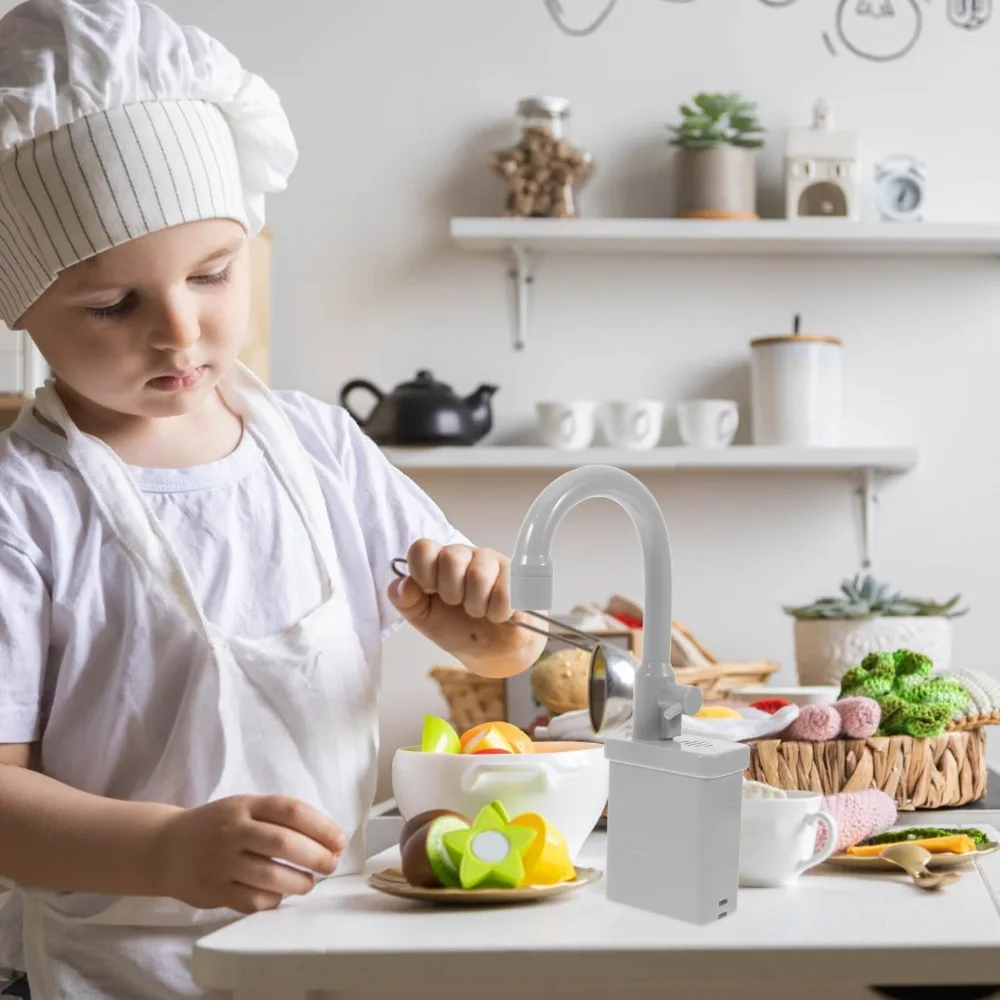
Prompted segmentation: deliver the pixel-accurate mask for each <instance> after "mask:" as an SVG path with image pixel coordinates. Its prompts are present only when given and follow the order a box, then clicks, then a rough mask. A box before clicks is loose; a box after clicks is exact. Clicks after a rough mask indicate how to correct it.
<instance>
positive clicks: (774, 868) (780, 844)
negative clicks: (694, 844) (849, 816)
mask: <svg viewBox="0 0 1000 1000" xmlns="http://www.w3.org/2000/svg"><path fill="white" fill-rule="evenodd" d="M821 803H822V796H821V795H820V794H819V793H818V792H793V791H786V792H785V793H784V797H783V798H763V797H762V798H744V799H743V803H742V814H741V817H740V885H741V886H747V887H771V888H774V887H778V886H786V885H791V884H792V883H794V882H796V881H797V880H798V878H799V876H800V875H802V874H803V872H806V871H808V870H809V869H810V868H815V867H816V865H819V864H822V863H823V862H824V861H826V859H827V858H828V857H830V855H831V854H833V852H834V850H835V849H836V847H837V822H836V820H835V819H834V818H833V817H832V816H831V815H830V814H829V813H826V812H823V811H822V810H821V809H820V804H821ZM819 826H824V827H826V843H825V844H824V845H823V847H822V848H821V849H820V850H818V851H817V850H816V831H817V827H819Z"/></svg>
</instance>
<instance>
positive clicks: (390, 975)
mask: <svg viewBox="0 0 1000 1000" xmlns="http://www.w3.org/2000/svg"><path fill="white" fill-rule="evenodd" d="M995 816H996V814H990V815H987V814H984V813H981V814H978V815H975V816H970V815H969V814H968V813H966V814H965V815H963V816H961V819H959V818H958V817H957V816H955V815H954V814H951V815H950V816H949V815H948V814H937V815H934V819H933V822H934V823H935V825H945V824H946V823H947V824H949V825H951V824H957V823H959V822H960V823H965V824H967V825H973V824H976V823H982V824H988V825H991V826H992V825H994V822H993V821H994V819H995ZM928 818H929V817H922V816H920V815H919V814H911V815H910V816H909V817H901V820H902V821H903V822H906V823H907V825H923V824H924V823H926V822H927V821H928ZM604 851H605V835H604V834H602V833H595V834H594V835H593V836H592V837H591V838H590V840H589V841H588V843H587V845H586V847H585V848H584V852H583V854H582V855H581V857H580V858H579V859H578V863H579V864H581V865H588V866H592V867H597V868H603V867H604ZM397 864H398V852H397V851H396V850H395V848H391V849H389V850H387V851H385V852H383V853H382V854H380V855H378V856H376V857H375V858H372V859H371V860H370V861H369V863H368V866H367V868H366V873H367V872H371V871H377V870H380V869H382V868H386V867H390V866H393V865H397ZM962 871H963V872H964V874H963V877H962V879H961V880H959V881H958V882H957V883H955V884H954V885H951V886H949V887H948V888H947V889H945V890H944V891H943V892H939V893H929V892H923V891H921V890H919V889H917V888H915V887H914V886H913V885H912V884H910V882H909V880H908V878H907V877H906V876H905V875H902V874H901V875H900V876H895V875H881V874H872V873H865V874H863V875H859V874H856V873H853V872H850V873H849V872H845V871H843V870H839V869H838V870H834V869H832V868H821V869H815V870H814V871H812V872H810V873H808V874H807V875H805V876H804V877H803V878H802V879H801V880H800V881H799V883H798V884H797V885H796V886H794V887H792V888H788V889H741V890H740V894H739V901H738V908H737V911H736V912H735V913H734V914H732V915H731V916H730V917H728V918H726V919H724V920H721V921H719V922H718V923H717V924H712V925H709V926H706V927H699V926H693V925H689V924H685V923H682V922H680V921H676V920H672V919H669V918H666V917H659V916H655V915H652V914H648V913H644V912H641V911H638V910H634V909H631V908H629V907H626V906H622V905H620V904H617V903H611V902H609V901H608V900H607V898H606V896H605V884H604V881H603V880H602V881H601V882H599V883H597V884H596V885H592V886H587V887H584V888H582V889H580V890H578V891H576V892H572V893H569V894H567V895H565V896H563V897H558V898H555V899H550V900H547V901H545V902H541V903H536V904H532V905H528V906H512V907H509V908H505V907H493V908H483V909H470V908H462V909H449V908H446V907H439V908H431V907H428V906H426V905H424V904H420V903H416V902H412V901H408V900H402V899H395V898H393V897H390V896H386V895H384V894H381V893H378V892H376V891H375V890H373V889H370V888H369V887H368V886H367V885H366V884H365V876H361V875H355V876H345V877H341V878H332V879H328V880H326V881H325V882H323V883H322V884H321V885H319V886H317V888H316V889H315V891H314V892H313V893H311V894H310V895H309V896H308V897H305V898H299V899H296V900H294V901H292V902H290V903H288V904H286V905H283V906H282V907H281V908H279V909H278V910H274V911H269V912H266V913H260V914H256V915H254V916H252V917H248V918H246V919H243V920H240V921H239V922H237V923H234V924H232V925H230V926H228V927H226V928H223V929H222V930H219V931H217V932H215V933H214V934H211V935H209V936H208V937H206V938H204V939H203V940H202V941H201V942H200V943H199V945H198V947H197V949H196V953H195V972H196V975H197V977H198V980H199V982H200V983H202V984H203V985H204V986H207V987H214V988H217V989H228V990H235V989H240V988H250V987H254V988H257V989H278V988H284V989H289V990H290V989H291V988H296V989H300V990H309V989H313V990H320V989H328V990H330V989H342V990H351V989H359V988H365V989H378V988H381V987H384V988H389V987H392V986H397V987H398V985H399V984H400V983H401V982H404V983H407V982H408V983H413V984H420V983H431V982H433V983H435V984H438V986H439V988H442V989H443V988H444V987H446V986H454V987H456V988H458V987H465V988H467V987H468V984H469V983H470V982H474V981H476V979H477V977H482V975H483V970H484V968H486V969H488V970H489V978H490V980H491V982H492V983H493V985H495V986H497V987H511V988H512V987H515V986H517V985H518V984H525V983H532V984H536V985H537V984H538V983H539V982H546V981H547V982H553V981H554V979H556V978H558V981H559V984H560V985H561V986H563V987H566V988H567V989H569V988H571V987H572V986H573V985H574V984H575V985H588V986H603V985H608V986H627V985H636V984H640V983H650V982H670V983H672V984H680V983H691V984H694V983H698V984H700V985H706V984H716V983H717V984H720V985H721V984H724V983H726V982H734V981H737V980H738V981H742V982H746V981H747V980H748V979H749V980H763V981H771V982H774V983H789V982H793V981H796V980H799V981H801V977H803V976H808V977H809V978H811V979H813V981H816V980H817V977H819V979H820V980H821V981H824V982H826V983H828V984H830V985H833V984H836V983H844V984H851V985H858V984H861V985H864V984H872V983H879V982H892V983H896V984H900V985H903V984H925V985H931V984H952V985H955V984H960V983H977V982H978V983H982V982H993V983H1000V855H993V856H990V857H986V858H983V859H981V860H980V861H979V862H978V863H977V865H976V866H975V867H971V866H970V867H969V868H964V869H962ZM505 956H507V957H508V958H509V959H510V960H504V957H505ZM442 959H446V961H442ZM484 963H488V964H487V965H484ZM444 995H448V993H447V992H444ZM456 995H457V994H456Z"/></svg>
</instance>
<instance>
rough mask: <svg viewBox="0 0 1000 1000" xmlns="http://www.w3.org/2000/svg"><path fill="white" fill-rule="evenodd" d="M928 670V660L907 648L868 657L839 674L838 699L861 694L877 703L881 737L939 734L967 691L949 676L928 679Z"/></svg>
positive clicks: (961, 705) (962, 703)
mask: <svg viewBox="0 0 1000 1000" xmlns="http://www.w3.org/2000/svg"><path fill="white" fill-rule="evenodd" d="M933 669H934V663H933V661H932V660H931V659H930V658H929V657H927V656H924V655H923V654H922V653H915V652H913V651H912V650H909V649H897V650H895V651H894V652H891V653H869V654H868V655H867V656H866V657H865V658H864V660H862V661H861V666H859V667H854V668H852V669H851V670H848V671H847V673H846V674H844V676H843V678H842V680H841V682H840V697H841V698H849V697H855V696H862V697H866V698H871V699H873V700H874V701H876V702H878V704H879V707H880V708H881V710H882V721H881V724H880V726H879V730H878V732H879V735H881V736H913V737H916V738H917V739H929V738H931V737H933V736H939V735H940V734H941V733H943V732H944V730H945V728H946V727H947V725H948V723H949V722H950V721H951V719H952V717H953V716H954V715H955V713H956V712H960V711H962V710H963V709H964V708H965V706H966V705H967V704H968V702H969V693H968V692H967V691H966V689H965V688H964V687H963V686H962V685H961V684H959V683H958V681H956V680H953V679H952V678H950V677H932V676H931V671H932V670H933Z"/></svg>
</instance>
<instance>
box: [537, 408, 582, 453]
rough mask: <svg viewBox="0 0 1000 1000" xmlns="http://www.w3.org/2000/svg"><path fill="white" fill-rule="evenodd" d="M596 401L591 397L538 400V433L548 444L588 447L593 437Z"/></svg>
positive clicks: (544, 442) (548, 445)
mask: <svg viewBox="0 0 1000 1000" xmlns="http://www.w3.org/2000/svg"><path fill="white" fill-rule="evenodd" d="M596 412H597V404H596V403H594V402H591V401H590V400H574V401H570V402H544V403H536V404H535V413H536V415H537V417H538V434H539V437H540V438H541V439H542V443H543V444H544V445H546V447H549V448H568V449H571V450H576V449H580V448H586V447H588V446H589V445H590V443H591V441H593V439H594V432H595V430H596Z"/></svg>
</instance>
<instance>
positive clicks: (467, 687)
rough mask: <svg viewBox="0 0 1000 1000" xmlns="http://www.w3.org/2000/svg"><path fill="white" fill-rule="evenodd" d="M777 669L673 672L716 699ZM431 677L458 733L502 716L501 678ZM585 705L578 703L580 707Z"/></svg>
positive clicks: (452, 671)
mask: <svg viewBox="0 0 1000 1000" xmlns="http://www.w3.org/2000/svg"><path fill="white" fill-rule="evenodd" d="M777 669H778V664H777V663H772V662H770V661H769V660H754V661H748V662H746V663H711V664H708V665H706V666H699V667H678V668H677V669H676V671H675V673H676V674H677V680H678V681H679V682H680V683H682V684H691V685H694V686H695V687H698V688H700V689H701V692H702V697H703V699H704V700H705V701H719V700H722V699H724V698H726V697H728V695H729V694H730V693H731V692H732V691H735V690H736V689H737V688H741V687H750V686H755V685H759V684H765V683H767V679H768V678H769V677H770V676H771V674H773V673H774V672H775V671H776V670H777ZM430 676H431V677H432V678H433V679H434V680H435V681H437V683H438V685H439V686H440V688H441V694H442V696H443V697H444V699H445V701H446V702H447V703H448V711H449V714H450V716H451V722H452V725H454V726H455V727H456V728H457V729H458V730H459V732H462V731H463V730H466V729H471V728H472V727H473V726H478V725H479V724H480V723H482V722H495V721H498V720H501V719H503V718H505V712H506V704H505V700H504V683H503V681H502V680H495V679H493V678H488V677H479V676H477V675H476V674H473V673H470V672H469V671H468V670H466V669H464V668H463V667H435V668H434V669H433V670H432V671H431V672H430ZM586 707H587V706H586V705H581V706H580V708H581V709H583V708H586ZM540 711H541V710H540Z"/></svg>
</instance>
